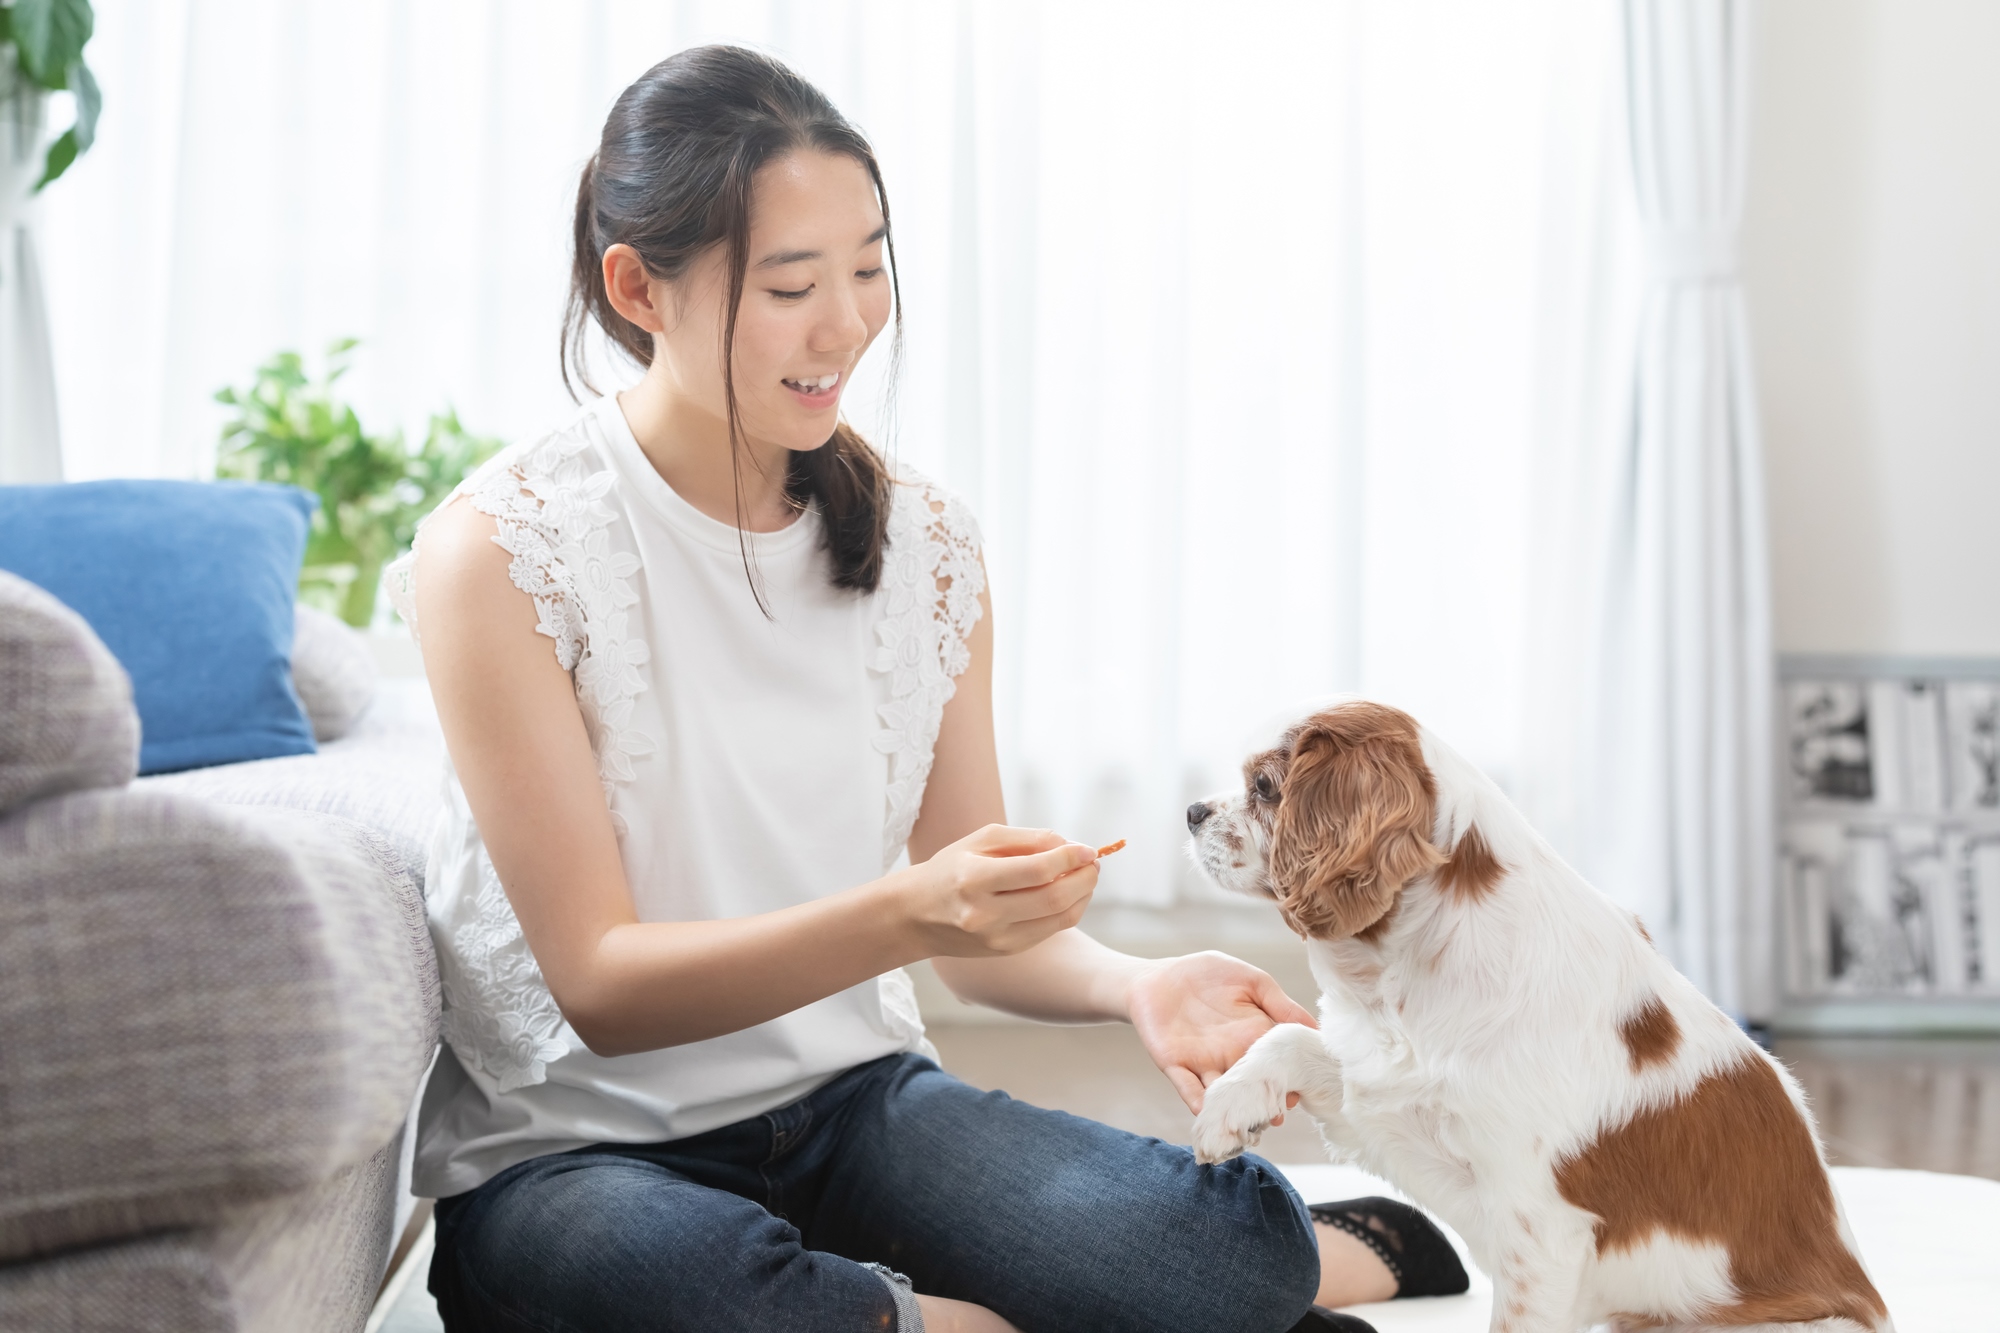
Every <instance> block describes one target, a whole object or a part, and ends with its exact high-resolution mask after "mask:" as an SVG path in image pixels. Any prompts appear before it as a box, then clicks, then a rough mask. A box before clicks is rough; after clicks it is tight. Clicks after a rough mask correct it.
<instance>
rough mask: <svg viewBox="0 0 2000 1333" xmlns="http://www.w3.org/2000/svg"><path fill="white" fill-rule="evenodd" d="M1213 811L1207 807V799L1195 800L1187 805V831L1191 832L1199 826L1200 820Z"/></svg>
mask: <svg viewBox="0 0 2000 1333" xmlns="http://www.w3.org/2000/svg"><path fill="white" fill-rule="evenodd" d="M1214 813H1215V811H1213V810H1211V809H1209V808H1208V802H1207V801H1196V802H1195V803H1194V804H1193V805H1191V806H1189V807H1188V832H1189V833H1192V832H1194V831H1195V830H1196V829H1198V828H1200V827H1201V823H1202V821H1203V820H1205V819H1207V818H1208V817H1209V816H1210V815H1212V814H1214Z"/></svg>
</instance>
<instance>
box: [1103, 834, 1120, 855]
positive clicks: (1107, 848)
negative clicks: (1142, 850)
mask: <svg viewBox="0 0 2000 1333" xmlns="http://www.w3.org/2000/svg"><path fill="white" fill-rule="evenodd" d="M1124 850H1125V839H1123V838H1120V839H1119V840H1118V841H1116V842H1107V843H1105V844H1104V845H1103V846H1102V847H1099V848H1098V849H1097V854H1098V855H1099V856H1109V855H1111V853H1113V852H1122V851H1124Z"/></svg>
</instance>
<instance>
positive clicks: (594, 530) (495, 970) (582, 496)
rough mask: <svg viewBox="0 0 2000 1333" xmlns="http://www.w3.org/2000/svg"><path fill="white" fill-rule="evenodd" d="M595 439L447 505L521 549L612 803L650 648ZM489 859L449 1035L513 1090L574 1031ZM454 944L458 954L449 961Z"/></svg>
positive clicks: (399, 578) (463, 947) (635, 747)
mask: <svg viewBox="0 0 2000 1333" xmlns="http://www.w3.org/2000/svg"><path fill="white" fill-rule="evenodd" d="M588 443H589V437H588V435H587V434H586V433H585V431H584V430H583V429H582V428H581V427H579V428H577V429H572V430H568V431H564V432H561V433H559V434H556V435H552V436H550V437H548V438H547V439H544V440H542V441H539V442H537V443H536V444H534V445H531V446H527V447H524V448H519V449H509V450H506V451H504V452H502V453H501V454H499V455H497V456H496V457H494V458H493V459H492V460H490V461H489V462H488V463H487V464H486V465H485V466H483V467H482V468H480V469H479V471H477V472H476V473H474V474H473V475H472V476H471V477H468V478H467V479H466V480H465V481H464V482H463V483H461V484H460V485H459V487H458V489H457V490H455V491H454V492H453V493H452V496H451V499H447V500H446V501H445V503H446V504H450V503H451V502H452V500H454V499H456V498H457V497H458V496H460V495H463V496H464V497H465V499H466V502H467V503H469V504H471V505H472V507H473V508H475V509H477V510H479V512H481V513H483V514H487V515H490V516H491V517H492V518H493V520H494V522H495V524H496V526H497V527H498V529H499V531H498V533H497V534H496V535H495V536H494V538H493V540H494V542H495V543H496V544H497V545H499V546H500V548H501V549H502V550H504V551H506V552H507V553H508V554H509V555H510V556H512V557H513V559H512V561H511V562H510V563H509V565H508V570H507V572H508V576H509V577H510V578H511V579H512V580H513V583H514V586H515V587H517V588H519V589H520V590H521V591H522V592H525V593H527V594H528V596H529V597H531V598H532V599H533V600H534V603H535V618H536V622H537V623H536V626H535V629H536V632H537V633H539V634H543V635H546V636H547V637H548V638H550V639H552V640H554V642H555V653H556V661H557V662H558V663H560V664H561V665H562V668H563V669H564V670H565V671H568V672H570V673H571V675H572V677H573V679H574V680H575V683H576V698H577V704H578V706H579V707H580V708H581V709H582V712H583V716H584V722H585V724H586V729H587V730H588V732H589V735H590V740H591V748H592V749H593V751H594V752H595V753H596V756H597V774H598V781H599V782H600V783H601V784H602V786H603V788H604V797H605V803H606V805H607V806H611V805H612V804H613V803H612V793H613V788H614V785H615V784H617V783H621V782H630V781H632V780H633V779H634V777H635V776H636V774H635V773H634V771H633V768H632V761H633V760H635V759H639V758H642V757H644V756H646V755H648V754H651V753H652V752H653V750H654V749H655V745H654V742H653V740H652V738H651V737H649V736H647V735H645V734H644V733H643V732H642V731H640V730H638V729H637V728H636V727H634V726H633V725H632V711H633V700H634V699H635V698H636V697H637V696H638V695H640V694H641V693H643V692H644V691H645V689H646V688H647V681H646V676H645V674H644V672H643V671H641V670H640V668H642V667H643V666H645V664H646V663H647V662H648V661H649V660H650V657H651V652H650V649H649V648H648V647H647V645H646V642H645V640H643V639H640V638H636V637H634V636H633V635H632V633H631V613H630V608H631V607H632V606H634V605H636V604H637V602H638V601H639V595H638V594H637V593H636V592H635V591H633V589H632V585H631V578H632V575H633V574H634V573H636V572H637V571H638V568H639V559H638V557H637V556H635V555H633V554H631V553H630V552H627V551H616V550H613V549H612V543H611V533H610V526H611V524H612V523H614V522H615V521H617V518H618V514H617V511H616V510H614V509H613V508H612V507H611V506H610V505H609V504H607V503H605V499H604V497H605V496H606V495H607V494H608V493H609V492H610V491H611V489H612V487H613V486H614V485H615V484H616V481H617V478H616V474H615V473H613V472H612V471H610V470H609V469H602V470H598V471H592V470H590V469H589V467H588V466H587V460H585V459H584V458H582V457H580V455H581V454H582V452H583V450H584V448H585V447H586V446H587V444H588ZM440 508H442V506H440ZM411 564H412V557H410V556H405V557H403V558H402V559H401V560H398V561H397V562H396V564H395V566H393V567H392V568H391V570H390V571H389V573H388V576H387V577H386V578H385V584H386V586H387V587H388V588H389V591H390V597H391V600H392V601H393V602H394V604H395V606H396V609H397V611H398V612H400V613H401V614H402V616H403V618H404V619H405V620H406V621H408V622H409V624H410V628H411V632H412V633H413V634H414V633H415V632H416V615H415V606H414V604H413V598H412V597H411V590H410V566H411ZM611 822H612V826H613V827H614V828H615V829H616V830H617V831H618V833H619V835H620V836H621V837H622V836H623V835H624V833H625V832H626V825H625V821H624V819H623V818H622V817H621V816H620V815H619V814H618V812H617V810H616V809H615V808H613V809H612V810H611ZM480 862H481V865H480V870H481V873H480V877H479V885H478V890H477V901H476V902H475V903H474V904H473V914H472V915H473V919H472V920H471V921H470V922H466V923H462V924H460V925H459V926H458V928H456V929H453V930H451V931H450V932H449V934H450V939H449V941H448V944H449V947H448V948H445V949H441V950H440V951H439V952H440V963H441V965H442V966H445V967H447V968H448V970H449V971H451V972H452V973H455V975H454V976H453V977H452V979H451V981H450V983H448V984H447V987H446V996H445V1002H446V1014H445V1033H446V1035H447V1037H448V1038H449V1039H450V1040H451V1043H452V1048H453V1049H454V1050H455V1051H457V1052H458V1053H459V1055H460V1056H461V1057H462V1058H464V1059H466V1060H467V1061H468V1062H469V1063H472V1064H474V1065H476V1066H477V1067H478V1068H480V1069H482V1070H484V1071H485V1072H486V1073H487V1074H489V1075H491V1076H492V1077H493V1078H494V1079H495V1080H496V1081H497V1083H498V1085H499V1088H500V1090H501V1091H502V1092H509V1091H512V1090H514V1089H515V1088H521V1087H526V1086H528V1085H530V1084H535V1083H540V1082H543V1081H544V1080H545V1079H546V1078H547V1064H548V1062H549V1061H551V1060H555V1059H559V1058H561V1057H562V1056H563V1055H565V1054H567V1053H569V1051H570V1050H572V1049H574V1045H573V1043H574V1041H575V1038H574V1034H573V1032H572V1031H571V1029H570V1028H569V1026H568V1024H567V1023H565V1022H563V1020H562V1011H561V1009H560V1008H559V1007H558V1006H557V1004H556V1002H555V997H554V996H553V995H551V994H550V993H549V989H548V983H547V981H546V980H545V979H544V978H543V976H542V971H541V968H540V966H539V965H538V964H537V963H536V962H535V959H534V955H533V953H532V952H531V951H530V950H529V948H528V946H527V941H526V940H525V939H524V938H523V936H522V934H521V923H520V920H519V919H518V918H517V917H516V916H515V915H514V911H513V908H512V906H511V905H510V904H509V903H508V901H507V895H506V890H505V889H504V888H503V887H502V885H501V883H500V879H499V876H498V875H497V874H494V873H492V872H491V869H490V866H491V863H490V862H489V861H487V860H486V857H485V851H484V848H481V849H480ZM445 955H456V957H455V958H454V959H452V961H451V962H450V963H449V964H447V963H446V961H445ZM454 991H456V992H457V994H456V995H454V994H453V992H454Z"/></svg>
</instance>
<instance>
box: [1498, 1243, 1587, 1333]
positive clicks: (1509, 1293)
mask: <svg viewBox="0 0 2000 1333" xmlns="http://www.w3.org/2000/svg"><path fill="white" fill-rule="evenodd" d="M1538 1242H1540V1243H1538ZM1502 1246H1503V1253H1502V1254H1501V1256H1500V1260H1499V1263H1498V1271H1496V1272H1495V1273H1494V1274H1493V1321H1492V1324H1491V1326H1490V1327H1491V1333H1577V1331H1578V1329H1579V1328H1580V1327H1581V1325H1580V1324H1579V1322H1578V1319H1577V1313H1578V1312H1577V1297H1578V1295H1579V1293H1580V1291H1581V1289H1582V1283H1583V1264H1584V1261H1583V1259H1582V1257H1581V1256H1580V1255H1576V1254H1570V1253H1565V1252H1564V1250H1565V1248H1566V1247H1563V1246H1560V1245H1557V1244H1550V1243H1547V1242H1546V1241H1545V1240H1543V1239H1542V1238H1538V1237H1536V1236H1534V1235H1532V1234H1531V1233H1529V1232H1528V1231H1527V1230H1526V1229H1525V1228H1524V1229H1521V1230H1519V1231H1517V1232H1516V1233H1515V1234H1514V1235H1512V1236H1511V1237H1507V1238H1505V1239H1504V1240H1503V1242H1502Z"/></svg>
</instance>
